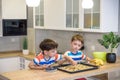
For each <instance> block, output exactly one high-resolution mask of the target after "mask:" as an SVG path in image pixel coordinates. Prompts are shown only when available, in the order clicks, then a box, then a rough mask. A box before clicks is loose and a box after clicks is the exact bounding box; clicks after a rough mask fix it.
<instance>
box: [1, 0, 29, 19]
mask: <svg viewBox="0 0 120 80" xmlns="http://www.w3.org/2000/svg"><path fill="white" fill-rule="evenodd" d="M2 18H3V19H26V18H27V17H26V2H25V0H2Z"/></svg>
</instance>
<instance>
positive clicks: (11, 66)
mask: <svg viewBox="0 0 120 80" xmlns="http://www.w3.org/2000/svg"><path fill="white" fill-rule="evenodd" d="M19 68H20V66H19V57H9V58H0V73H4V72H9V71H15V70H19Z"/></svg>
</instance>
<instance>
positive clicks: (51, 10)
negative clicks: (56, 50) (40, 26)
mask: <svg viewBox="0 0 120 80" xmlns="http://www.w3.org/2000/svg"><path fill="white" fill-rule="evenodd" d="M64 2H65V0H52V1H51V0H44V15H45V16H44V21H45V28H46V29H65V26H64V23H65V21H64V20H65V19H64V18H65V15H64V13H65V12H64V11H65V9H64V8H65V7H64V6H65V5H64Z"/></svg>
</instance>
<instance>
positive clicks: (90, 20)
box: [84, 0, 100, 29]
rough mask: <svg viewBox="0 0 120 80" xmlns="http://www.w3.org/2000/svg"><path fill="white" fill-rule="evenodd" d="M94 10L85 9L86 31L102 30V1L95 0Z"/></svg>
mask: <svg viewBox="0 0 120 80" xmlns="http://www.w3.org/2000/svg"><path fill="white" fill-rule="evenodd" d="M93 2H94V6H93V8H92V9H84V29H100V0H93Z"/></svg>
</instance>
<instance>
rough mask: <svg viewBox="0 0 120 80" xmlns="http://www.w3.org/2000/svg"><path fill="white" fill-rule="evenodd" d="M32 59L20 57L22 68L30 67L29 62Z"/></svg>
mask: <svg viewBox="0 0 120 80" xmlns="http://www.w3.org/2000/svg"><path fill="white" fill-rule="evenodd" d="M29 63H30V60H28V59H25V58H23V57H20V70H23V69H29V67H28V64H29Z"/></svg>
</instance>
